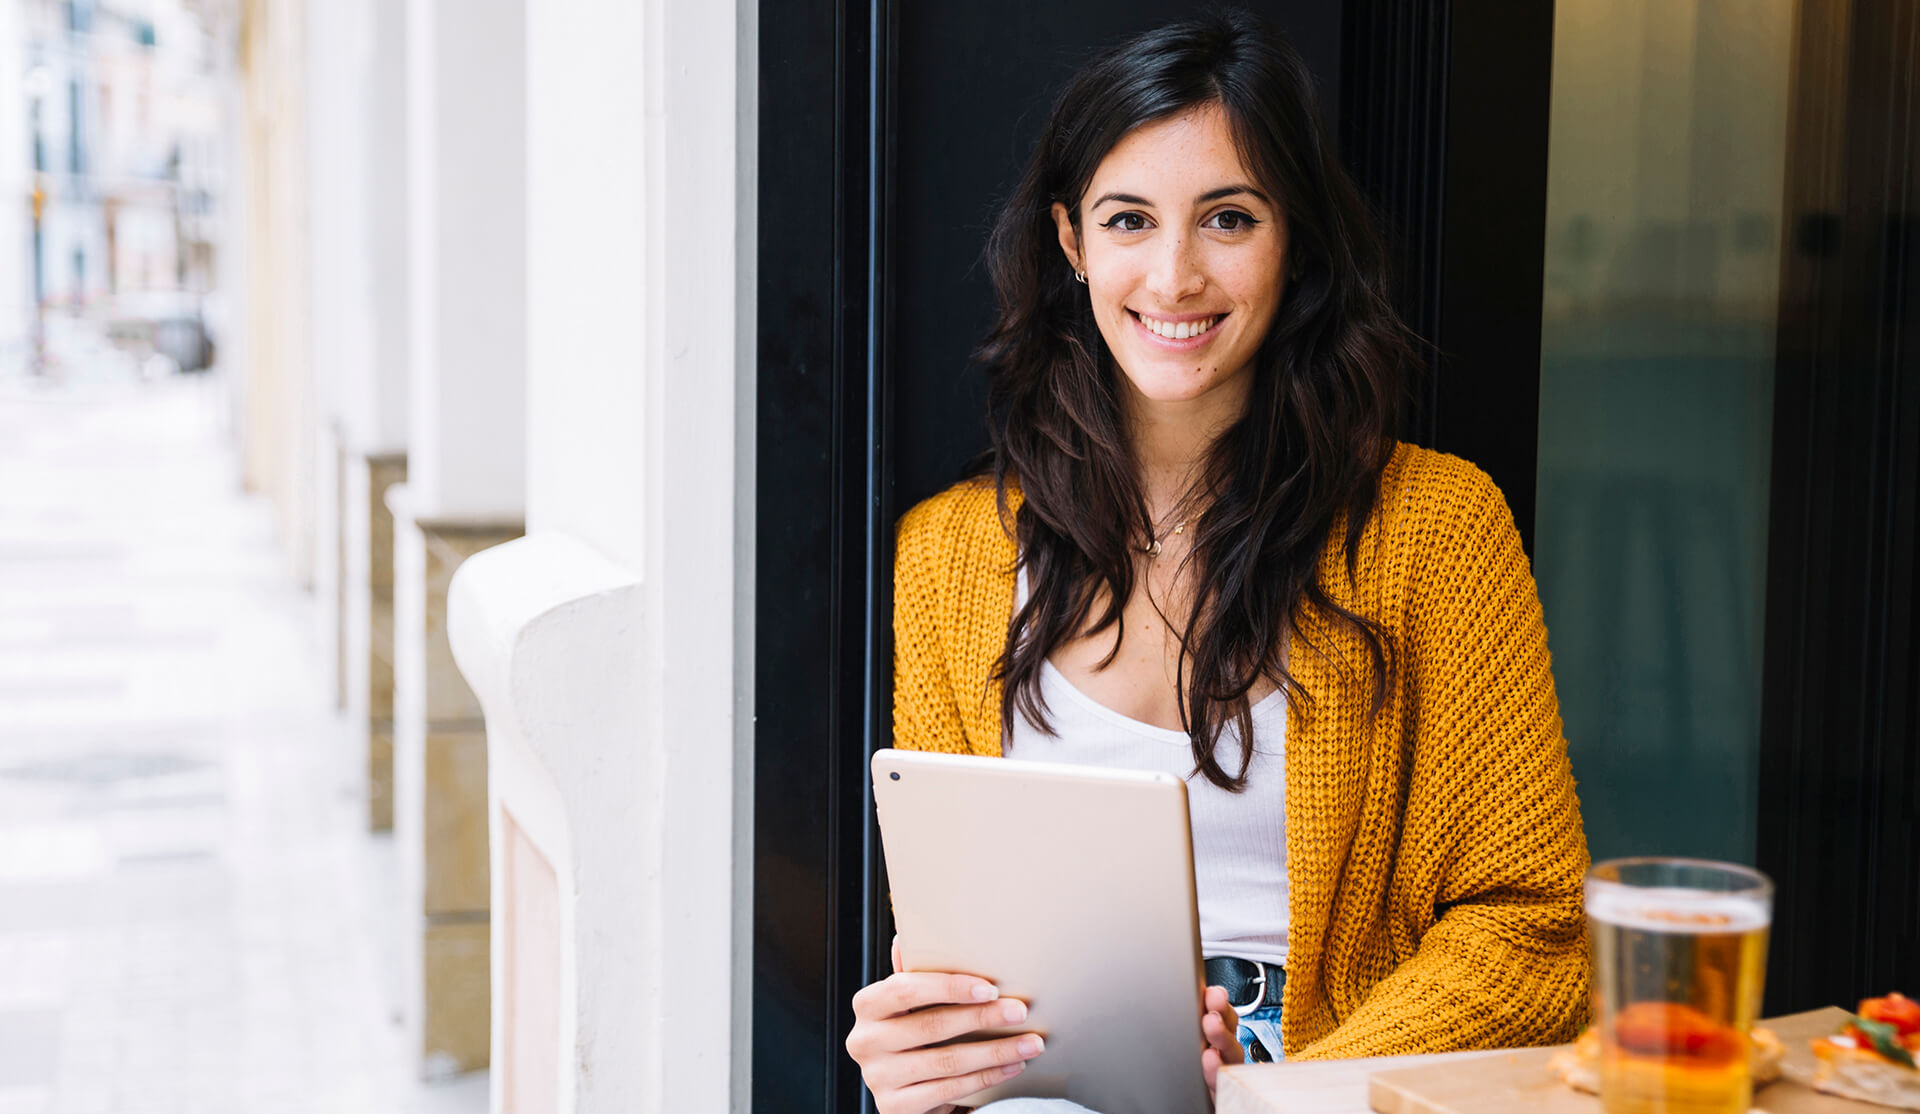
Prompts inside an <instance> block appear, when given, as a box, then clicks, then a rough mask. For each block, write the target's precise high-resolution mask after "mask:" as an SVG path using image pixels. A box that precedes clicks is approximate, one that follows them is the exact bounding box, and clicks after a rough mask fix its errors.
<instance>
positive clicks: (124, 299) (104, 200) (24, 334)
mask: <svg viewBox="0 0 1920 1114" xmlns="http://www.w3.org/2000/svg"><path fill="white" fill-rule="evenodd" d="M13 8H14V10H12V11H10V12H8V13H7V14H6V16H5V17H4V24H0V26H4V27H6V28H7V29H8V30H9V31H11V33H12V34H11V36H10V37H11V38H12V39H13V49H10V50H8V51H7V58H8V62H9V64H10V65H17V66H18V67H19V69H18V70H17V71H16V72H15V73H11V74H9V77H10V78H15V80H9V81H8V82H7V83H6V84H7V89H8V94H9V96H18V97H20V98H21V100H22V101H23V102H24V103H22V104H14V105H9V106H6V107H7V108H9V109H10V111H8V112H7V116H8V118H9V120H15V119H21V118H24V122H25V136H24V142H23V143H12V142H9V143H7V144H6V151H7V155H8V156H9V159H8V160H7V163H6V165H5V166H4V167H0V174H4V175H5V176H6V177H7V178H8V180H9V181H11V182H13V183H15V184H16V188H20V187H24V192H25V194H26V195H27V196H28V197H29V198H30V201H29V203H28V204H27V205H24V206H21V207H20V208H18V209H15V210H13V214H15V215H16V219H17V215H21V214H24V216H25V221H24V223H25V225H26V227H25V228H24V229H22V228H20V227H18V225H16V224H14V223H13V221H11V220H10V221H9V226H8V227H7V228H6V229H5V230H4V231H0V235H5V236H7V237H9V238H10V239H11V238H13V237H20V238H22V239H24V240H25V241H26V242H27V243H28V244H30V248H29V250H27V251H24V252H19V253H9V256H8V258H10V259H24V260H26V261H27V262H28V274H27V275H26V276H25V282H24V284H22V285H21V286H15V285H13V284H14V283H16V282H20V280H21V277H22V276H20V275H18V274H10V275H5V276H0V300H3V301H0V304H4V306H5V307H6V309H5V313H4V320H0V345H6V346H7V347H8V348H16V347H19V348H22V349H30V351H29V352H27V354H26V357H25V358H27V359H29V360H32V361H33V363H34V364H35V365H36V366H37V365H39V364H41V363H44V362H45V360H46V358H47V352H46V345H45V337H44V332H45V329H44V320H43V317H44V315H45V314H47V313H52V314H55V315H58V316H61V317H64V318H67V319H79V320H83V321H85V322H87V323H89V324H91V325H92V326H93V327H94V328H95V329H97V330H98V331H100V332H102V333H104V334H106V335H108V336H109V337H111V338H112V339H114V340H116V341H118V342H119V343H120V344H121V346H122V347H123V348H126V349H127V350H129V351H130V352H134V353H136V354H137V353H141V352H144V353H146V354H149V355H150V354H152V353H154V352H158V353H159V354H161V355H162V356H164V357H165V358H167V359H169V360H171V361H173V363H174V364H175V365H179V366H183V367H185V368H186V369H188V370H197V369H198V368H201V367H204V366H206V364H207V363H208V362H210V360H211V358H212V349H211V346H210V344H209V340H208V337H207V336H206V322H207V320H208V307H207V299H208V298H209V296H210V295H214V294H215V293H216V291H217V290H218V289H219V287H220V285H221V283H220V277H221V273H222V268H223V267H224V268H228V269H229V270H234V271H235V273H237V268H235V267H234V261H232V260H229V259H227V258H226V251H227V247H228V245H227V244H226V243H225V234H224V233H225V228H226V222H225V221H224V220H223V217H224V211H223V208H222V206H223V205H224V203H225V198H226V193H227V177H228V174H229V170H230V166H229V160H230V159H231V157H232V154H233V149H232V145H231V143H230V137H231V136H232V121H231V119H229V113H230V111H231V109H230V106H231V105H232V104H233V103H234V98H233V97H232V95H231V94H232V92H233V90H232V88H231V82H232V80H233V74H234V68H233V62H232V58H233V55H232V52H231V50H230V49H227V48H228V47H229V46H230V41H228V40H226V39H225V38H224V36H227V35H230V33H231V28H230V27H226V26H222V25H221V23H220V21H218V20H217V19H214V20H211V21H210V20H209V19H208V15H209V9H207V8H206V7H205V6H202V5H196V4H193V3H190V2H189V0H123V2H118V3H115V2H110V0H21V2H20V3H18V4H16V5H13ZM14 159H19V160H21V161H17V162H16V161H13V160H14ZM215 313H216V315H217V306H216V309H215ZM58 355H59V353H58V351H57V346H56V351H55V352H54V353H53V356H54V358H55V359H56V360H57V359H58Z"/></svg>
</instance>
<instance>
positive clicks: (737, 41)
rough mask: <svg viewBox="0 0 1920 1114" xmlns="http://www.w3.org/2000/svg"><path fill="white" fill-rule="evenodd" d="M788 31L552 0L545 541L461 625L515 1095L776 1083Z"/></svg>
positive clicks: (540, 319) (546, 158)
mask: <svg viewBox="0 0 1920 1114" xmlns="http://www.w3.org/2000/svg"><path fill="white" fill-rule="evenodd" d="M757 24H758V16H757V10H756V8H755V6H754V2H753V0H744V2H738V3H734V4H724V3H723V4H710V3H701V2H697V0H638V2H636V0H579V2H576V3H571V4H565V5H558V4H556V5H536V6H531V7H530V10H529V12H528V23H527V42H528V74H527V90H528V116H527V145H528V150H527V155H528V158H527V164H528V197H527V211H528V221H529V255H528V260H527V276H528V290H527V305H528V354H529V369H530V376H529V392H528V400H527V403H528V412H527V421H528V431H529V432H528V460H527V469H528V495H529V497H528V524H529V528H530V532H529V536H528V537H527V538H525V539H524V540H521V541H517V542H513V543H510V544H507V545H504V546H501V547H499V548H497V549H494V550H491V551H489V552H487V553H484V554H481V555H479V556H477V557H475V558H473V559H472V560H470V561H469V562H467V564H466V565H464V566H463V567H462V568H461V570H460V573H459V575H458V576H457V578H456V580H455V584H454V599H453V602H452V605H451V609H450V612H449V616H448V619H449V626H450V634H451V636H452V641H453V645H454V651H455V653H456V655H457V657H458V659H459V661H460V664H461V668H462V669H463V671H464V672H465V673H466V675H467V677H468V678H469V679H470V680H471V681H472V683H473V685H474V688H475V691H476V692H477V693H478V694H479V696H480V699H481V703H482V706H483V707H484V708H485V711H486V723H487V733H488V745H489V753H490V755H491V768H490V774H491V783H490V786H489V793H490V796H491V799H492V808H491V814H490V823H491V825H492V828H493V831H494V834H495V840H494V846H493V852H492V855H493V866H492V872H493V887H492V892H493V900H494V903H495V907H496V909H498V910H499V911H500V914H501V915H500V918H499V922H500V925H501V931H500V932H499V933H498V934H497V935H496V937H495V939H494V955H493V962H494V986H495V991H494V1015H493V1016H494V1032H493V1047H494V1055H495V1070H496V1072H497V1074H496V1080H497V1083H496V1086H495V1087H494V1089H493V1102H494V1109H495V1110H496V1111H500V1110H528V1111H531V1110H542V1111H544V1110H554V1111H563V1112H569V1114H571V1112H586V1111H592V1112H603V1111H604V1112H613V1111H620V1112H623V1114H624V1112H627V1111H643V1112H667V1111H672V1112H675V1114H679V1112H683V1111H685V1112H711V1114H721V1112H727V1111H743V1110H745V1109H746V1106H747V1102H748V1090H747V1078H748V1077H747V1070H748V1065H749V1060H750V1057H749V1051H750V1050H749V1045H748V1034H749V1032H750V1026H751V1019H750V1017H749V1015H748V1005H749V1003H750V994H749V992H748V982H747V973H748V963H749V960H750V956H751V940H750V936H749V932H748V914H749V911H750V909H751V888H750V887H751V878H750V877H749V874H748V872H749V870H750V865H751V856H750V848H751V840H752V831H751V824H750V817H751V807H750V803H751V786H752V724H751V709H752V684H751V681H752V630H753V604H752V585H753V560H752V554H753V536H752V523H753V488H752V479H753V412H754V411H753V407H754V392H753V364H752V353H753V335H754V334H753V328H754V318H753V301H752V293H753V289H754V278H753V265H752V264H753V250H754V249H753V241H752V230H753V227H754V220H755V201H754V194H753V182H754V174H755V165H754V145H753V141H754V135H755V128H756V122H755V108H754V100H753V90H754V88H755V83H756V75H757V66H758V63H757V59H756V58H755V55H754V50H755V40H754V28H755V27H756V26H757Z"/></svg>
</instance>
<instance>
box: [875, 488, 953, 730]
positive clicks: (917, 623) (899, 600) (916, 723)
mask: <svg viewBox="0 0 1920 1114" xmlns="http://www.w3.org/2000/svg"><path fill="white" fill-rule="evenodd" d="M953 502H954V500H953V498H952V496H951V495H950V494H949V495H936V496H934V497H933V498H931V499H928V500H927V501H925V502H923V503H921V504H920V505H919V506H917V507H915V508H914V509H913V510H911V511H908V512H907V514H906V515H905V517H903V518H902V519H901V520H900V526H899V530H898V532H897V534H896V535H895V543H894V566H893V745H894V746H896V747H899V748H901V749H903V750H935V751H949V752H965V751H966V749H967V743H966V735H965V731H964V729H963V728H962V726H961V721H960V710H959V706H958V704H957V703H956V702H955V700H954V687H953V673H952V669H951V664H950V663H949V662H948V660H947V654H946V652H945V645H944V643H943V640H942V638H941V629H940V621H941V615H942V609H943V601H944V600H945V597H946V594H947V593H948V592H949V591H950V590H951V585H950V584H948V583H947V581H948V580H949V579H950V577H951V572H952V563H953V560H954V550H955V543H954V539H953V537H952V534H953V530H952V521H951V520H952V517H953Z"/></svg>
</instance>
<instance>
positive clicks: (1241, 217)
mask: <svg viewBox="0 0 1920 1114" xmlns="http://www.w3.org/2000/svg"><path fill="white" fill-rule="evenodd" d="M1208 223H1209V224H1212V225H1213V226H1214V227H1215V228H1218V229H1220V230H1221V231H1222V232H1239V231H1242V230H1243V229H1248V228H1252V227H1253V226H1254V225H1256V224H1259V223H1260V222H1259V221H1257V220H1255V219H1253V217H1252V216H1250V215H1248V214H1246V213H1242V212H1240V211H1239V210H1237V209H1222V210H1221V211H1220V212H1218V213H1215V214H1214V215H1213V219H1212V220H1211V221H1209V222H1208Z"/></svg>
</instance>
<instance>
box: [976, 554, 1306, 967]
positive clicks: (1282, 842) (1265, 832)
mask: <svg viewBox="0 0 1920 1114" xmlns="http://www.w3.org/2000/svg"><path fill="white" fill-rule="evenodd" d="M1026 598H1027V579H1026V570H1025V569H1022V570H1021V571H1020V577H1019V599H1018V600H1017V601H1016V604H1015V606H1016V607H1018V606H1019V604H1021V603H1025V602H1026ZM1040 695H1041V697H1042V698H1043V699H1044V700H1045V702H1046V708H1047V713H1048V716H1049V718H1050V719H1051V720H1052V722H1053V729H1054V734H1053V735H1045V734H1042V733H1041V731H1040V730H1039V729H1038V728H1036V727H1035V726H1034V725H1033V724H1032V723H1030V722H1028V720H1027V717H1025V716H1024V715H1022V716H1018V717H1016V719H1015V721H1014V724H1013V732H1012V738H1011V739H1009V740H1008V743H1007V747H1006V753H1007V755H1008V756H1009V757H1019V758H1026V759H1030V760H1033V761H1039V762H1067V763H1074V764H1078V765H1083V766H1101V767H1105V768H1108V769H1124V770H1155V771H1164V772H1167V773H1171V774H1173V775H1174V776H1176V777H1180V778H1184V779H1185V780H1186V783H1187V812H1188V816H1189V819H1190V820H1191V822H1192V824H1193V875H1194V885H1195V887H1196V889H1197V891H1198V897H1199V902H1200V946H1201V950H1202V952H1203V954H1206V955H1210V956H1212V955H1237V956H1244V957H1245V958H1247V959H1258V960H1263V961H1266V962H1270V963H1280V964H1284V963H1285V962H1286V959H1287V900H1288V895H1287V807H1286V806H1287V778H1286V764H1285V750H1284V746H1285V742H1286V727H1287V702H1286V698H1285V697H1284V696H1283V695H1282V694H1281V693H1279V692H1275V693H1273V694H1272V695H1271V696H1268V697H1267V698H1266V699H1265V700H1262V701H1260V702H1259V703H1258V704H1255V705H1254V706H1253V709H1252V711H1253V762H1252V766H1251V769H1249V770H1248V777H1247V787H1246V789H1245V790H1244V791H1242V792H1240V793H1229V792H1227V791H1226V790H1224V789H1221V788H1220V787H1219V786H1216V785H1214V784H1213V783H1212V782H1210V781H1208V780H1207V779H1206V778H1204V777H1201V776H1200V775H1199V774H1197V773H1195V772H1194V769H1193V747H1192V744H1191V742H1190V741H1189V740H1188V739H1187V736H1186V735H1184V734H1182V733H1180V732H1178V731H1169V730H1167V729H1166V728H1164V727H1155V726H1154V725H1152V724H1150V723H1142V722H1140V721H1139V720H1136V719H1133V718H1131V717H1129V716H1123V715H1121V714H1120V713H1119V712H1116V711H1114V710H1112V709H1111V708H1108V707H1107V706H1105V705H1104V704H1101V703H1099V702H1097V701H1095V700H1094V699H1093V698H1092V697H1090V696H1088V695H1087V694H1086V693H1084V692H1081V691H1080V690H1079V689H1078V688H1076V687H1074V685H1073V682H1071V681H1069V680H1067V677H1066V674H1064V673H1061V672H1060V671H1059V670H1058V669H1056V668H1054V666H1053V663H1052V662H1047V663H1046V664H1045V665H1043V666H1042V667H1041V670H1040ZM1216 750H1217V753H1218V755H1219V757H1220V764H1221V766H1222V767H1223V768H1225V769H1226V770H1227V771H1228V772H1230V773H1231V772H1233V771H1234V770H1236V769H1237V768H1238V766H1239V762H1240V732H1239V730H1238V729H1237V728H1236V727H1235V726H1234V725H1233V724H1231V723H1229V724H1227V725H1226V726H1225V727H1224V728H1223V729H1222V730H1221V732H1220V740H1219V742H1218V744H1217V747H1216Z"/></svg>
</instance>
